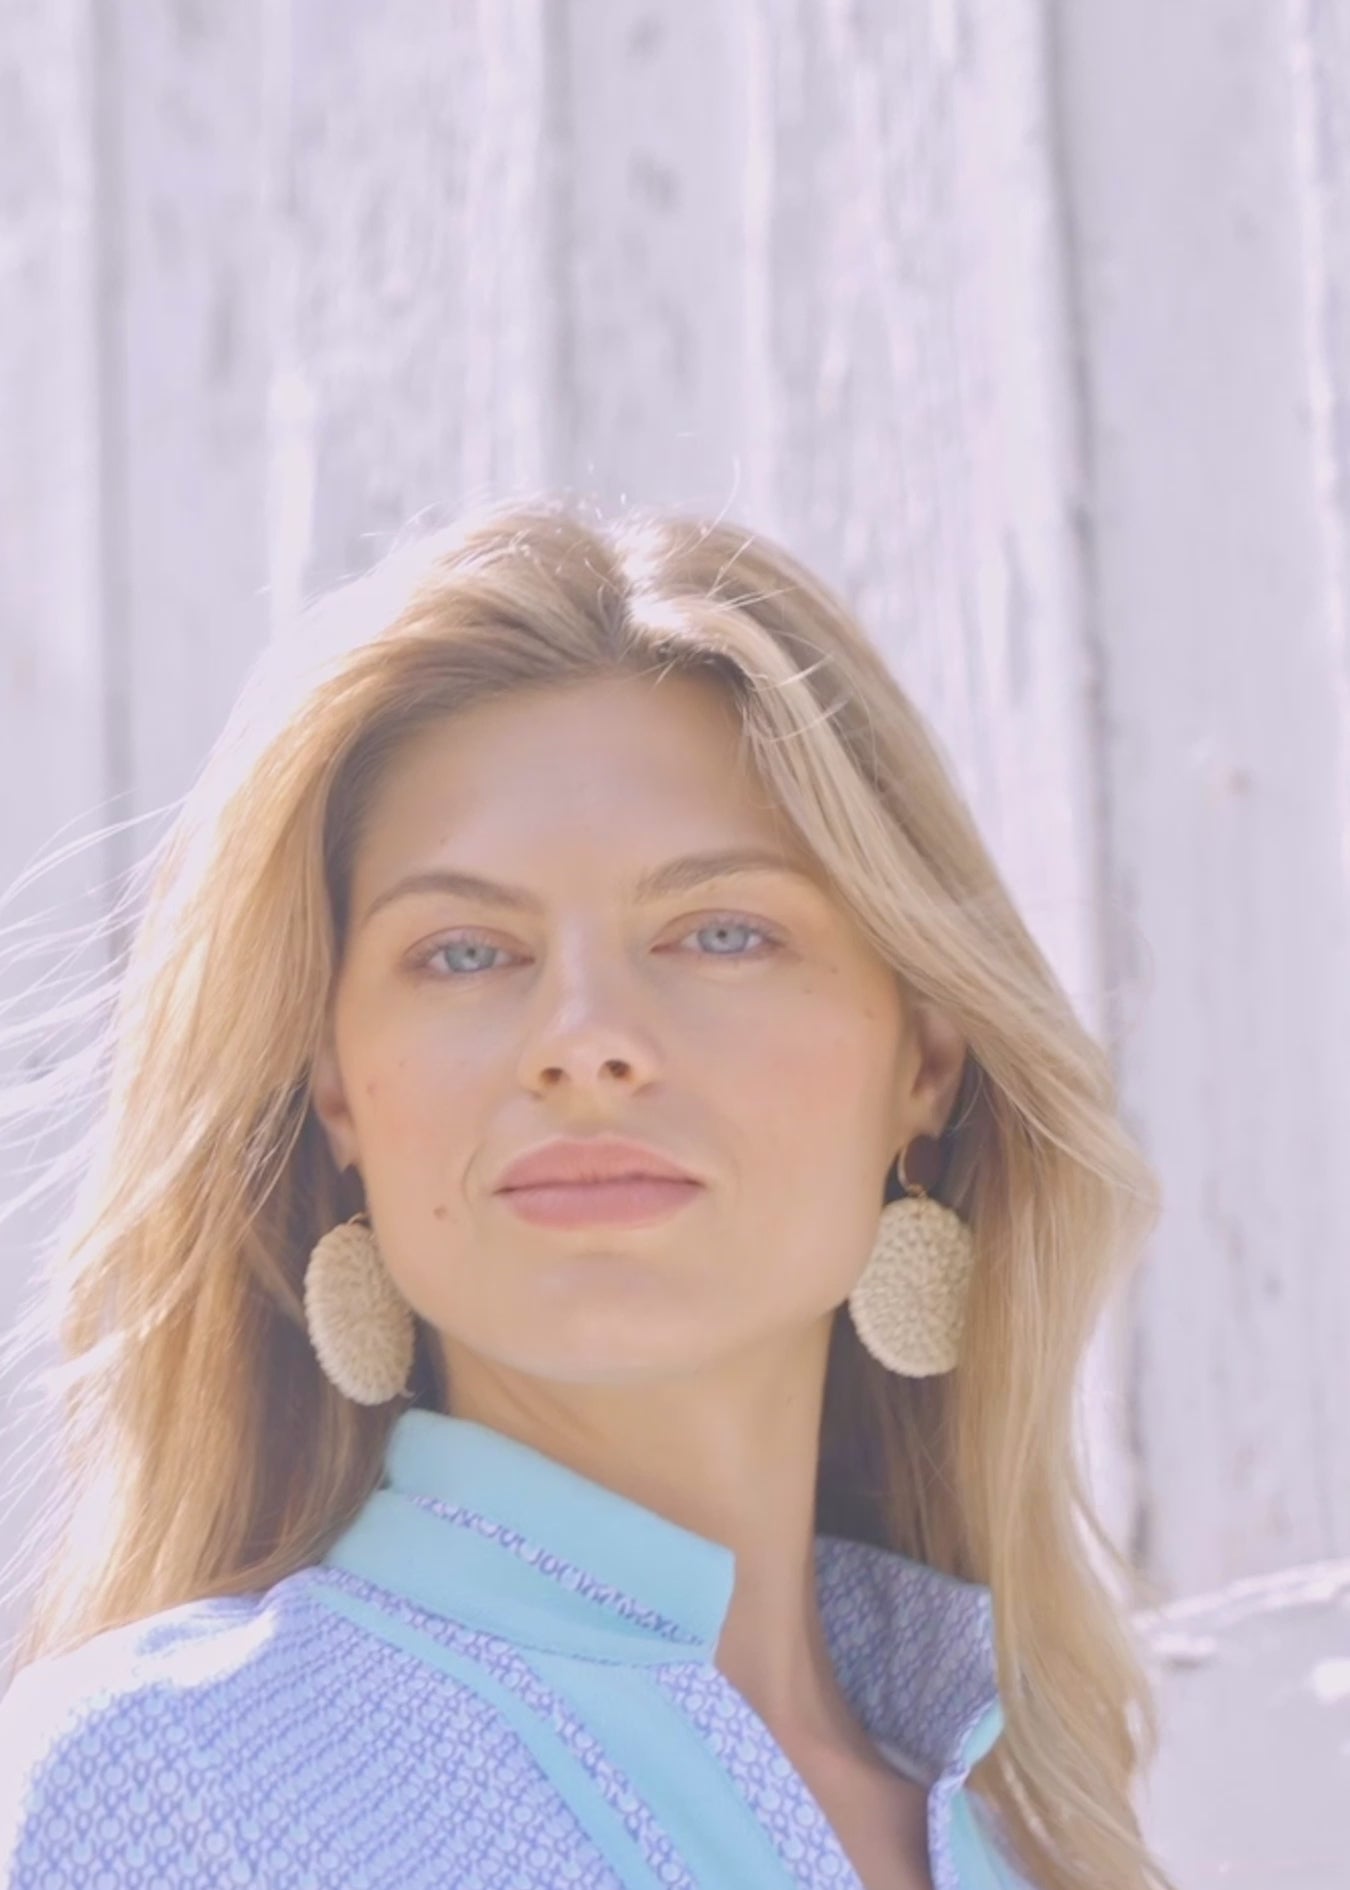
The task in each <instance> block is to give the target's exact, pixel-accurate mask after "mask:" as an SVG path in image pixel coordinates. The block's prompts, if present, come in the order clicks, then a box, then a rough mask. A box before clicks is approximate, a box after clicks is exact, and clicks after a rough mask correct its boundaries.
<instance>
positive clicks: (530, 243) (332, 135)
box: [278, 0, 560, 592]
mask: <svg viewBox="0 0 1350 1890" xmlns="http://www.w3.org/2000/svg"><path fill="white" fill-rule="evenodd" d="M546 11H547V10H546V8H544V6H543V4H542V0H506V3H505V4H498V3H497V0H474V4H465V5H456V6H453V7H447V6H444V5H442V4H440V0H393V4H390V5H387V6H383V7H379V8H371V7H369V6H366V5H364V4H361V3H359V0H336V3H335V0H294V7H293V15H294V18H293V25H292V29H291V43H290V47H289V52H288V54H287V58H286V66H287V70H288V73H289V94H290V106H289V112H290V122H291V134H290V148H289V152H288V153H287V157H286V163H287V167H288V182H287V203H288V217H289V229H288V242H289V243H290V244H291V245H292V246H293V248H292V253H291V255H290V258H289V263H288V267H289V269H290V271H291V272H292V279H291V283H290V288H289V302H288V312H287V318H286V322H285V324H284V327H283V332H282V333H281V335H280V337H279V358H278V370H279V373H280V374H281V375H282V377H283V382H284V385H285V386H286V387H287V388H288V389H289V395H288V407H287V411H288V413H290V414H291V415H299V416H300V418H299V420H298V422H297V423H296V425H295V429H294V430H295V440H294V450H295V452H296V453H298V454H303V455H304V456H305V457H306V460H307V464H308V467H309V472H308V474H307V478H308V481H309V483H310V485H311V486H312V523H311V527H310V529H311V532H312V539H311V543H310V545H309V547H308V555H307V556H306V557H305V558H304V559H303V560H302V567H301V571H300V577H299V583H300V586H301V588H302V590H304V591H306V592H309V591H312V590H314V589H316V588H320V587H324V586H327V585H329V584H331V583H333V582H334V581H336V580H337V579H338V578H341V577H343V576H347V575H351V574H353V573H355V572H357V571H360V570H364V569H365V568H366V567H367V566H368V565H369V564H370V563H372V562H373V560H374V558H375V557H376V556H377V555H379V553H380V552H381V551H383V550H384V549H386V540H387V539H388V538H391V537H393V536H397V535H398V534H399V533H400V532H401V531H402V530H403V529H404V528H405V527H406V526H407V525H408V524H409V523H410V522H411V521H413V520H414V519H422V520H424V521H425V522H427V523H433V522H435V520H436V518H437V517H439V516H440V515H441V514H442V513H443V512H444V513H452V512H454V511H457V510H458V509H459V508H460V507H461V506H463V505H465V504H468V503H471V502H474V501H476V500H478V499H481V498H495V497H500V496H505V495H506V494H508V493H511V492H514V491H516V490H519V489H522V488H527V487H533V486H534V485H536V484H537V483H539V482H541V481H543V480H545V479H547V478H548V477H549V475H550V471H551V468H552V465H553V439H552V420H551V407H550V397H551V389H552V385H553V381H554V371H553V370H554V363H553V349H554V347H555V346H556V345H557V344H556V340H555V324H556V323H557V322H558V321H559V319H560V316H559V311H558V309H557V306H556V284H555V281H554V277H553V264H554V258H553V255H552V252H551V250H550V247H549V233H550V223H549V216H548V193H549V191H550V189H551V188H552V180H551V177H550V167H551V165H552V164H553V162H554V158H555V153H554V148H553V143H552V140H553V136H554V132H553V112H554V108H553V103H552V101H551V100H550V98H549V97H548V96H547V90H546V86H547V79H546V61H545V49H546V43H547V41H546V32H545V19H546Z"/></svg>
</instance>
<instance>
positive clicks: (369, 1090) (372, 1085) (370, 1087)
mask: <svg viewBox="0 0 1350 1890" xmlns="http://www.w3.org/2000/svg"><path fill="white" fill-rule="evenodd" d="M378 1088H379V1084H378V1083H377V1082H376V1080H375V1078H374V1077H373V1076H372V1077H371V1079H370V1081H369V1082H368V1083H367V1084H366V1095H367V1096H368V1097H369V1098H370V1099H371V1101H372V1102H373V1101H374V1100H375V1092H376V1090H377V1089H378Z"/></svg>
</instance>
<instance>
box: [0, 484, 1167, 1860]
mask: <svg viewBox="0 0 1350 1890" xmlns="http://www.w3.org/2000/svg"><path fill="white" fill-rule="evenodd" d="M151 875H152V877H151ZM146 877H147V881H148V882H149V883H148V896H147V897H146V899H145V900H144V902H143V910H142V912H141V914H140V917H139V924H138V930H137V932H136V935H135V938H134V943H133V947H132V950H131V952H130V955H129V959H128V962H127V964H126V967H125V971H124V975H123V978H122V981H121V984H120V987H119V988H118V990H117V993H116V1002H115V1008H114V1009H113V1010H112V1013H111V1016H110V1018H109V1021H108V1023H107V1026H106V1037H105V1042H106V1056H105V1057H104V1059H103V1063H102V1066H101V1067H102V1069H103V1076H102V1088H101V1090H100V1091H99V1110H98V1113H97V1114H96V1116H95V1118H94V1123H95V1126H94V1128H93V1130H92V1131H91V1133H90V1136H89V1138H88V1143H87V1148H86V1152H85V1154H86V1159H85V1165H84V1169H83V1171H82V1172H83V1182H82V1186H81V1188H80V1190H79V1193H78V1196H77V1205H76V1207H75V1208H74V1210H73V1213H71V1214H70V1215H69V1216H68V1218H67V1220H66V1222H65V1224H64V1226H63V1231H62V1236H61V1239H60V1241H59V1243H58V1245H57V1248H56V1249H55V1250H54V1257H53V1259H52V1263H51V1267H50V1281H51V1291H50V1293H48V1294H47V1295H46V1296H45V1297H44V1299H43V1300H42V1301H41V1302H39V1304H38V1310H37V1314H36V1319H37V1327H38V1329H40V1328H41V1322H42V1321H43V1320H45V1321H47V1322H48V1327H47V1329H48V1330H56V1331H57V1332H59V1336H60V1340H61V1343H62V1346H63V1348H64V1362H63V1364H62V1365H61V1367H60V1375H59V1376H58V1379H57V1382H58V1384H59V1385H60V1386H61V1389H62V1392H63V1397H62V1401H61V1414H60V1421H61V1425H62V1432H61V1436H60V1438H59V1440H58V1444H59V1454H60V1460H61V1461H62V1463H63V1464H64V1466H65V1472H66V1475H67V1477H68V1479H69V1487H70V1488H71V1490H72V1491H73V1497H72V1500H71V1501H70V1502H69V1503H68V1504H67V1505H66V1506H65V1508H64V1511H63V1514H62V1517H61V1520H60V1523H59V1526H52V1525H51V1524H50V1521H49V1526H48V1527H47V1529H46V1531H45V1540H46V1542H47V1543H48V1545H49V1546H48V1548H47V1549H46V1550H45V1551H44V1553H45V1554H46V1558H47V1559H46V1562H45V1563H44V1568H45V1573H44V1575H43V1579H42V1581H41V1583H40V1585H39V1587H38V1588H37V1590H36V1593H35V1599H34V1601H33V1605H32V1607H31V1608H30V1609H29V1610H28V1613H27V1616H26V1629H25V1633H24V1635H23V1639H22V1641H21V1644H20V1650H19V1659H18V1661H17V1663H16V1666H15V1670H14V1673H13V1676H12V1680H11V1684H10V1686H9V1690H8V1692H7V1693H6V1695H5V1698H4V1701H3V1703H2V1704H0V1750H3V1753H4V1760H3V1763H4V1766H5V1768H6V1789H5V1794H4V1796H5V1801H6V1803H7V1805H8V1807H9V1812H8V1818H7V1828H6V1845H7V1851H6V1857H7V1868H8V1873H9V1874H8V1876H7V1877H5V1878H4V1881H5V1882H6V1883H7V1884H9V1885H10V1886H12V1890H38V1886H39V1885H41V1886H44V1890H53V1887H54V1886H64V1885H70V1886H75V1885H80V1886H88V1885H91V1884H95V1883H98V1884H105V1885H109V1886H114V1887H115V1890H150V1886H151V1885H155V1886H170V1885H172V1886H180V1885H181V1886H188V1885H191V1886H203V1885H213V1886H214V1885H241V1886H256V1887H257V1890H300V1887H301V1886H306V1887H308V1886H324V1887H325V1890H327V1887H330V1886H331V1890H386V1887H387V1890H394V1886H397V1890H433V1887H435V1890H440V1887H441V1886H445V1887H447V1890H448V1887H449V1886H466V1887H468V1890H494V1887H495V1886H511V1887H512V1890H559V1887H560V1886H564V1885H586V1886H591V1887H600V1890H617V1887H618V1886H624V1887H625V1890H628V1887H632V1890H637V1887H639V1886H640V1887H642V1890H656V1887H657V1886H666V1890H676V1887H683V1886H702V1887H707V1886H712V1887H715V1890H788V1887H789V1886H797V1887H798V1890H807V1887H808V1886H809V1887H810V1890H822V1887H823V1886H841V1887H843V1886H846V1887H848V1890H858V1887H859V1886H860V1885H861V1886H865V1890H921V1887H923V1890H991V1887H996V1886H1033V1887H1034V1890H1156V1886H1159V1885H1164V1884H1166V1882H1167V1880H1166V1878H1165V1877H1164V1876H1163V1874H1162V1873H1161V1871H1160V1870H1159V1868H1158V1867H1157V1865H1156V1864H1155V1863H1154V1862H1153V1861H1152V1860H1151V1858H1150V1857H1149V1855H1148V1852H1147V1850H1146V1848H1145V1846H1144V1845H1143V1843H1142V1841H1141V1838H1140V1834H1139V1830H1138V1826H1137V1822H1136V1818H1135V1816H1134V1813H1133V1811H1132V1805H1131V1793H1132V1787H1133V1785H1134V1783H1135V1780H1136V1778H1137V1775H1138V1773H1139V1771H1140V1768H1141V1766H1142V1765H1143V1764H1144V1763H1145V1762H1146V1761H1147V1759H1148V1758H1149V1757H1150V1756H1151V1752H1152V1741H1153V1739H1154V1738H1155V1737H1156V1734H1155V1732H1154V1724H1153V1704H1152V1701H1151V1698H1150V1695H1149V1692H1148V1687H1147V1684H1146V1680H1145V1678H1144V1674H1143V1671H1142V1668H1141V1667H1140V1666H1139V1665H1137V1664H1136V1657H1135V1652H1134V1647H1133V1643H1132V1641H1131V1638H1130V1633H1129V1623H1128V1616H1127V1614H1126V1613H1125V1612H1124V1611H1123V1609H1122V1608H1121V1607H1120V1606H1119V1605H1118V1604H1117V1602H1116V1600H1115V1599H1114V1598H1113V1596H1112V1594H1111V1593H1110V1592H1109V1591H1108V1590H1107V1589H1106V1588H1104V1587H1103V1586H1102V1584H1101V1582H1100V1580H1099V1578H1098V1576H1097V1575H1096V1574H1095V1573H1094V1570H1093V1566H1092V1564H1091V1562H1090V1560H1089V1558H1088V1555H1087V1553H1086V1543H1087V1539H1088V1537H1089V1536H1094V1537H1096V1539H1097V1541H1098V1546H1099V1547H1100V1548H1102V1549H1104V1550H1105V1551H1106V1552H1107V1554H1108V1555H1110V1556H1115V1555H1116V1551H1115V1550H1114V1549H1113V1548H1112V1547H1111V1545H1110V1543H1109V1542H1108V1541H1106V1540H1105V1538H1104V1536H1103V1532H1102V1531H1101V1529H1100V1526H1099V1525H1098V1523H1097V1522H1096V1521H1095V1519H1094V1517H1093V1515H1092V1512H1091V1508H1090V1505H1089V1502H1088V1500H1087V1497H1086V1495H1085V1492H1084V1489H1083V1487H1082V1485H1081V1483H1080V1480H1079V1475H1078V1470H1077V1462H1076V1450H1075V1432H1074V1389H1075V1380H1076V1372H1077V1368H1078V1366H1079V1363H1080V1359H1081V1357H1082V1354H1083V1350H1084V1347H1085V1344H1086V1342H1087V1340H1088V1339H1089V1336H1090V1334H1091V1333H1092V1330H1093V1327H1094V1323H1095V1321H1096V1320H1097V1318H1098V1315H1099V1313H1100V1311H1101V1309H1102V1307H1103V1304H1104V1301H1105V1300H1106V1298H1107V1297H1108V1295H1109V1293H1110V1291H1111V1289H1112V1288H1113V1287H1114V1285H1115V1284H1116V1282H1117V1280H1118V1279H1119V1277H1120V1275H1121V1272H1122V1269H1124V1268H1125V1267H1126V1266H1127V1264H1128V1263H1129V1262H1130V1260H1131V1258H1132V1256H1133V1255H1134V1253H1135V1251H1136V1250H1137V1247H1138V1244H1139V1241H1140V1239H1141V1238H1142V1235H1143V1234H1144V1232H1145V1231H1146V1230H1147V1228H1148V1227H1149V1226H1150V1225H1151V1224H1152V1221H1153V1219H1154V1217H1155V1215H1156V1211H1157V1201H1156V1195H1155V1188H1154V1179H1153V1174H1152V1171H1151V1170H1150V1169H1149V1167H1148V1166H1147V1164H1146V1163H1145V1162H1144V1160H1143V1158H1142V1156H1141V1155H1140V1153H1139V1152H1138V1151H1137V1150H1136V1148H1135V1146H1134V1145H1133V1144H1132V1142H1131V1141H1130V1139H1129V1138H1128V1136H1127V1135H1126V1133H1125V1131H1124V1129H1123V1127H1122V1125H1121V1122H1120V1120H1119V1116H1118V1111H1117V1104H1116V1097H1115V1093H1114V1089H1113V1082H1112V1077H1111V1073H1110V1069H1109V1064H1108V1060H1107V1058H1106V1056H1105V1054H1104V1053H1103V1051H1102V1050H1101V1049H1100V1048H1099V1047H1098V1045H1097V1044H1096V1043H1095V1042H1094V1041H1093V1040H1092V1039H1091V1038H1090V1037H1089V1036H1088V1035H1087V1034H1085V1032H1084V1029H1083V1028H1082V1026H1081V1025H1080V1024H1079V1022H1078V1021H1077V1020H1076V1018H1075V1015H1074V1013H1073V1011H1072V1009H1071V1007H1070V1005H1069V1003H1068V1002H1067V1001H1066V998H1065V996H1064V994H1063V993H1062V991H1061V989H1060V987H1059V986H1058V984H1057V983H1056V980H1055V978H1054V976H1053V974H1052V972H1051V971H1050V969H1049V968H1048V966H1047V963H1046V961H1045V959H1044V958H1043V956H1042V954H1041V952H1040V951H1039V950H1038V949H1037V947H1036V945H1035V944H1034V943H1033V941H1032V939H1031V937H1030V936H1029V934H1028V932H1027V930H1026V929H1025V927H1024V925H1023V924H1022V922H1021V921H1020V919H1019V917H1018V915H1017V913H1016V911H1015V910H1014V907H1013V905H1012V904H1011V902H1010V900H1009V897H1008V894H1007V892H1006V891H1005V890H1004V888H1003V887H1002V885H1001V884H1000V881H999V879H998V876H997V874H996V873H995V870H994V868H993V865H992V864H991V861H990V858H989V856H988V854H987V852H986V850H985V848H984V846H983V845H982V843H981V841H980V838H979V836H978V834H977V832H976V830H975V828H974V827H973V825H972V822H971V820H970V817H969V815H968V813H967V811H966V809H965V807H964V806H963V804H962V802H961V800H960V799H959V797H958V795H957V793H956V792H955V791H954V789H953V786H952V783H951V781H950V780H949V778H948V776H947V775H946V773H945V772H944V768H943V766H942V763H941V761H940V759H939V756H938V754H937V751H936V749H935V747H934V744H933V743H932V741H931V739H930V737H929V736H928V734H927V733H926V731H925V728H924V726H923V724H922V722H921V720H920V718H919V716H918V715H917V714H916V712H915V710H914V708H913V707H912V706H911V705H910V703H909V702H908V700H907V699H906V697H905V695H904V693H903V692H902V690H901V688H900V687H899V686H898V684H897V683H896V681H895V680H894V679H893V677H892V676H891V674H890V673H889V672H888V669H887V666H886V665H885V663H884V662H883V661H882V659H881V657H880V655H879V654H878V653H877V651H876V650H875V649H874V648H873V647H872V646H871V645H870V643H869V642H868V640H867V639H866V637H865V635H864V633H863V632H862V630H861V629H860V628H859V627H858V625H857V624H856V623H855V622H854V620H853V619H852V618H851V617H850V615H849V614H848V613H847V611H846V610H845V609H844V608H843V607H842V605H841V604H840V602H839V601H838V600H837V599H836V598H835V597H833V596H832V595H830V594H829V592H828V591H827V590H826V589H825V588H824V587H823V586H822V584H821V583H820V582H819V581H817V580H816V579H815V578H814V577H813V576H812V575H811V574H810V573H809V572H808V571H807V570H805V569H804V568H803V567H802V566H801V565H800V564H799V563H798V562H796V561H795V560H794V559H792V558H791V557H790V556H788V555H787V554H786V553H785V552H783V551H782V550H779V549H777V548H775V547H774V546H773V545H771V544H770V543H768V542H766V541H765V540H763V539H762V538H756V537H755V536H753V535H751V534H749V533H747V532H744V531H739V530H736V529H735V528H733V527H732V526H731V525H729V524H727V523H725V522H716V523H713V522H704V521H699V520H690V519H687V518H680V517H676V516H671V515H662V514H659V513H655V512H644V513H636V514H632V515H630V516H629V517H628V518H626V519H624V520H623V521H621V522H619V523H618V524H612V525H610V526H608V527H602V526H601V525H600V524H598V523H593V522H590V521H587V520H584V519H583V518H582V517H581V516H579V515H578V514H577V512H576V511H575V510H574V509H572V508H569V507H568V506H567V505H565V504H563V503H562V502H554V501H550V500H540V501H537V502H534V503H526V504H520V505H511V506H504V507H496V508H493V509H490V510H487V511H485V512H482V513H480V514H478V515H476V516H474V517H472V518H471V519H469V520H468V521H467V522H464V523H462V524H461V526H460V527H458V528H457V529H455V530H454V531H452V532H449V533H440V534H436V535H433V536H432V537H430V538H429V539H425V540H423V541H421V542H420V543H419V544H418V545H416V546H414V547H412V548H404V549H403V550H402V551H400V552H399V553H398V554H396V555H394V556H392V557H391V558H390V559H388V560H386V561H385V563H384V564H383V565H382V566H380V567H379V568H378V569H377V570H376V572H375V573H373V574H372V575H371V576H370V577H368V578H366V579H364V580H362V581H360V582H358V583H356V584H354V585H351V586H348V587H346V588H345V589H343V590H342V591H340V592H337V593H335V594H334V595H333V596H331V597H330V598H328V599H327V600H326V601H325V602H323V603H322V604H320V605H318V606H316V607H314V608H313V609H311V611H310V612H309V614H308V616H307V617H306V619H305V621H304V622H303V623H302V624H301V625H300V626H299V627H298V628H297V630H296V631H295V632H294V634H292V635H291V636H288V637H286V638H283V639H281V640H279V641H278V643H277V644H276V645H275V647H273V648H272V649H271V650H269V651H268V652H267V653H266V654H265V656H264V658H263V660H262V661H261V663H260V664H259V665H258V667H257V669H256V670H255V672H254V674H253V676H252V677H251V679H250V682H249V685H248V687H247V688H246V689H245V691H244V692H243V695H242V696H241V699H240V702H239V704H238V706H237V709H236V712H235V715H234V717H233V718H232V720H231V723H230V725H229V727H228V729H227V731H226V734H225V736H224V737H223V738H222V740H221V741H220V742H219V744H218V745H217V747H216V749H215V750H214V751H213V752H212V754H211V756H210V758H209V761H208V763H207V765H206V767H205V768H204V770H203V772H202V774H201V776H200V778H199V780H198V781H197V783H196V784H195V785H194V787H193V790H192V792H191V794H190V795H189V796H188V798H187V801H186V803H185V805H184V806H183V808H182V810H181V812H180V813H179V816H178V818H177V820H176V822H175V825H174V827H173V829H172V830H171V831H170V833H169V834H168V835H167V837H166V839H165V840H164V841H163V842H162V843H161V845H160V846H159V848H158V849H157V850H156V854H155V857H154V859H153V861H152V862H151V865H150V869H149V871H148V872H147V876H146ZM1115 1565H1116V1566H1117V1567H1118V1568H1119V1569H1120V1572H1121V1573H1122V1575H1124V1576H1125V1577H1126V1578H1127V1579H1128V1574H1129V1571H1128V1569H1127V1568H1126V1567H1125V1565H1124V1562H1123V1560H1122V1559H1120V1558H1117V1561H1116V1564H1115ZM1146 1742H1147V1743H1146Z"/></svg>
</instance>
